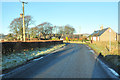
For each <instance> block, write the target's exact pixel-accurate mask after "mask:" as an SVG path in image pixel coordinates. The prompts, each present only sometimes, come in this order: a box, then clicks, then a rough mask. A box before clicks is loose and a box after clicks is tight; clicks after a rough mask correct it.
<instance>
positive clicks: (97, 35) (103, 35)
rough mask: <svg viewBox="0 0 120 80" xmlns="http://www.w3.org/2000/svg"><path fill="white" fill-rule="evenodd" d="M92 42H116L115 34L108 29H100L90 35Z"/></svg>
mask: <svg viewBox="0 0 120 80" xmlns="http://www.w3.org/2000/svg"><path fill="white" fill-rule="evenodd" d="M90 37H91V40H92V41H110V40H111V41H117V40H118V39H117V33H116V32H114V31H113V30H112V29H111V28H110V27H108V28H104V29H103V26H101V27H100V30H97V31H94V32H93V33H92V34H91V35H90Z"/></svg>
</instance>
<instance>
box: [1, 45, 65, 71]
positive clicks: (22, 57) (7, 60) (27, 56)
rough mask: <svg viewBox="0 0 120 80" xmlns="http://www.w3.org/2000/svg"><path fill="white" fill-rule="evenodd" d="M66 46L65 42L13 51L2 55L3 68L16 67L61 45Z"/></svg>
mask: <svg viewBox="0 0 120 80" xmlns="http://www.w3.org/2000/svg"><path fill="white" fill-rule="evenodd" d="M63 46H65V44H58V45H55V46H49V47H44V48H38V49H36V50H33V49H31V50H27V51H26V50H25V51H22V52H20V53H11V54H8V55H2V70H6V69H10V68H14V67H16V66H19V65H21V64H24V63H25V62H27V61H29V60H31V59H34V58H37V57H41V56H45V55H47V54H49V53H51V52H53V51H55V50H58V49H60V48H61V47H63Z"/></svg>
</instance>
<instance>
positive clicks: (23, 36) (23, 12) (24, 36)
mask: <svg viewBox="0 0 120 80" xmlns="http://www.w3.org/2000/svg"><path fill="white" fill-rule="evenodd" d="M19 1H20V0H19ZM20 2H21V3H22V9H23V14H22V18H23V41H24V42H25V40H26V39H25V18H24V3H25V4H27V3H28V2H24V1H20Z"/></svg>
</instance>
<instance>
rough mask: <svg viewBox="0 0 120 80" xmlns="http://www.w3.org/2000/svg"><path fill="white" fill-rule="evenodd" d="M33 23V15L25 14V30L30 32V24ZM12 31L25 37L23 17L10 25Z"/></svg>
mask: <svg viewBox="0 0 120 80" xmlns="http://www.w3.org/2000/svg"><path fill="white" fill-rule="evenodd" d="M32 23H33V20H32V17H31V16H25V28H26V29H25V30H26V32H28V26H29V25H31V24H32ZM9 28H10V31H11V32H13V33H14V34H15V35H16V37H18V36H22V37H23V19H22V18H21V17H19V18H16V19H14V20H13V21H12V22H11V23H10V25H9Z"/></svg>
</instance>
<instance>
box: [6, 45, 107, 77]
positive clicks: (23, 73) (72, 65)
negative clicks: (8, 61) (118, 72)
mask: <svg viewBox="0 0 120 80" xmlns="http://www.w3.org/2000/svg"><path fill="white" fill-rule="evenodd" d="M6 77H9V78H109V76H108V74H107V73H106V72H105V70H104V69H103V68H102V67H101V64H100V63H99V62H98V61H97V59H96V57H95V55H94V54H93V53H92V52H90V50H89V48H88V47H87V46H86V45H83V44H68V45H67V46H66V48H65V49H63V50H62V51H59V52H56V53H54V54H50V55H48V56H45V57H43V58H42V59H40V60H36V61H31V62H30V63H29V64H27V65H25V66H24V67H23V68H20V69H19V70H17V71H14V72H12V74H11V73H10V74H9V76H6Z"/></svg>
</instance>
